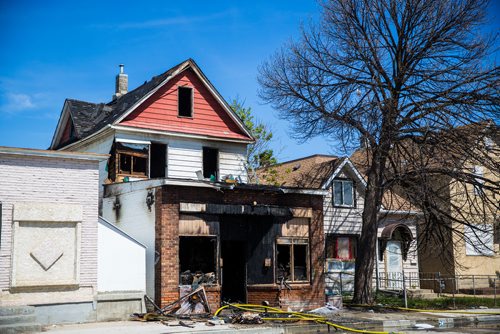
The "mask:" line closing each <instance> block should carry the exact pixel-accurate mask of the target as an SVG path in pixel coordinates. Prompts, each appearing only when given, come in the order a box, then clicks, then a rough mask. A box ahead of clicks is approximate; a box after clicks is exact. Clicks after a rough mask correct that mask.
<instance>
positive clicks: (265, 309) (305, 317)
mask: <svg viewBox="0 0 500 334" xmlns="http://www.w3.org/2000/svg"><path fill="white" fill-rule="evenodd" d="M229 307H233V308H237V309H240V310H243V311H248V312H258V313H271V314H281V315H288V316H292V317H286V318H279V317H278V318H273V317H263V318H261V319H262V320H264V321H313V322H316V323H318V324H324V325H329V326H332V327H335V328H337V329H341V330H345V331H348V332H353V333H363V334H391V333H393V332H377V331H369V330H363V329H355V328H350V327H346V326H342V325H339V324H335V323H333V322H331V321H329V320H328V319H327V318H326V317H324V316H320V315H315V314H310V313H302V312H288V311H283V310H280V309H278V308H275V307H271V306H263V305H253V304H228V305H224V306H222V307H221V308H219V309H218V310H217V311H216V312H215V314H214V315H215V316H217V315H219V313H220V312H221V311H222V310H224V309H226V308H229Z"/></svg>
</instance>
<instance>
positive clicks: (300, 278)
mask: <svg viewBox="0 0 500 334" xmlns="http://www.w3.org/2000/svg"><path fill="white" fill-rule="evenodd" d="M275 263H276V277H277V279H278V282H279V281H281V280H285V281H289V282H304V281H308V280H309V242H308V240H307V239H294V238H279V239H278V240H277V242H276V261H275Z"/></svg>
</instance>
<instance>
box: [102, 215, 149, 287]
mask: <svg viewBox="0 0 500 334" xmlns="http://www.w3.org/2000/svg"><path fill="white" fill-rule="evenodd" d="M98 247H99V254H98V255H99V256H98V261H97V264H98V266H97V268H98V270H97V273H98V275H97V278H98V280H97V290H98V291H99V292H111V291H146V248H145V247H144V246H143V245H141V244H139V243H137V242H135V241H134V240H132V239H131V238H130V237H127V236H126V235H124V234H123V233H120V232H119V231H118V230H117V229H115V228H113V227H111V226H109V225H108V224H106V223H105V222H102V221H101V220H100V221H99V226H98Z"/></svg>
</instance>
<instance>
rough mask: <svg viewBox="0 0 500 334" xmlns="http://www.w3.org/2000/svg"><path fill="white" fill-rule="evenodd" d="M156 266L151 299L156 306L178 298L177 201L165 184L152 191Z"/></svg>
mask: <svg viewBox="0 0 500 334" xmlns="http://www.w3.org/2000/svg"><path fill="white" fill-rule="evenodd" d="M155 230H156V237H155V238H156V240H155V245H156V250H157V251H158V252H159V253H160V261H158V263H157V265H156V268H155V269H156V270H155V272H156V275H155V286H156V289H155V299H156V302H157V304H158V305H160V307H163V306H165V305H166V304H169V303H171V302H173V301H175V300H177V299H178V298H179V201H178V198H177V194H176V193H175V192H168V191H167V187H162V188H161V189H158V190H157V191H156V223H155Z"/></svg>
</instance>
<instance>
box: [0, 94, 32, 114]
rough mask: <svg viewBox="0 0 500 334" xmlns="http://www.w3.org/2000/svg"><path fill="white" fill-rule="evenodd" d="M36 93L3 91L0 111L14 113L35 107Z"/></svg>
mask: <svg viewBox="0 0 500 334" xmlns="http://www.w3.org/2000/svg"><path fill="white" fill-rule="evenodd" d="M36 98H37V96H36V95H28V94H23V93H5V94H4V95H3V98H2V101H1V103H0V112H3V113H7V114H14V113H17V112H21V111H25V110H31V109H35V108H37V103H36V102H35V100H36Z"/></svg>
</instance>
